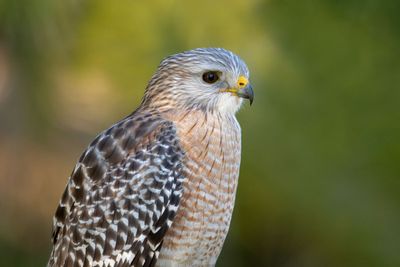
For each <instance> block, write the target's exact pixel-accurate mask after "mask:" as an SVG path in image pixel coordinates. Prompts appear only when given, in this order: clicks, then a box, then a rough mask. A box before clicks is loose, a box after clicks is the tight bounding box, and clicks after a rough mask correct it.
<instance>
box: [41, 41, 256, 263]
mask: <svg viewBox="0 0 400 267" xmlns="http://www.w3.org/2000/svg"><path fill="white" fill-rule="evenodd" d="M244 98H245V99H249V100H250V104H251V102H252V101H253V90H252V87H251V86H250V83H249V71H248V68H247V66H246V64H245V63H244V62H243V61H242V60H241V59H240V58H239V57H238V56H237V55H235V54H233V53H232V52H230V51H227V50H225V49H222V48H198V49H194V50H191V51H186V52H183V53H179V54H175V55H172V56H169V57H167V58H165V59H164V60H163V61H162V62H161V63H160V65H159V67H158V69H157V71H156V73H155V74H154V75H153V77H152V78H151V80H150V81H149V83H148V86H147V88H146V91H145V94H144V97H143V99H142V102H141V104H140V106H139V107H138V108H137V109H136V110H135V111H134V112H133V113H132V114H131V115H129V116H127V117H126V118H124V119H122V120H121V121H119V122H118V123H116V124H115V125H113V126H111V127H110V128H109V129H107V130H105V131H104V132H102V133H100V134H99V135H98V136H97V137H96V138H95V139H94V141H93V142H92V143H91V144H90V145H89V146H88V148H87V149H86V150H85V152H84V153H83V154H82V156H81V157H80V159H79V161H78V163H77V164H76V166H75V168H74V170H73V171H72V174H71V176H70V178H69V181H68V184H67V186H66V189H65V191H64V193H63V195H62V197H61V200H60V203H59V205H58V208H57V210H56V213H55V216H54V219H53V235H52V243H53V248H52V251H51V255H50V259H49V262H48V266H49V267H56V266H57V267H58V266H100V267H101V266H102V267H106V266H107V267H114V266H115V267H116V266H214V265H215V262H216V260H217V258H218V256H219V254H220V252H221V249H222V245H223V243H224V240H225V237H226V235H227V233H228V229H229V224H230V220H231V216H232V211H233V206H234V202H235V194H236V188H237V182H238V176H239V165H240V157H241V129H240V126H239V123H238V122H237V120H236V117H235V113H236V111H238V109H239V108H240V106H241V105H242V102H243V99H244Z"/></svg>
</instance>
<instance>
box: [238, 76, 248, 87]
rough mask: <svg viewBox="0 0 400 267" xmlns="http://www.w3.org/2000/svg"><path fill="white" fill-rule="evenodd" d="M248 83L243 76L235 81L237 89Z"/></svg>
mask: <svg viewBox="0 0 400 267" xmlns="http://www.w3.org/2000/svg"><path fill="white" fill-rule="evenodd" d="M248 83H249V80H247V78H246V77H244V76H240V77H239V79H238V81H237V85H238V86H239V88H242V87H245V86H246V85H247V84H248Z"/></svg>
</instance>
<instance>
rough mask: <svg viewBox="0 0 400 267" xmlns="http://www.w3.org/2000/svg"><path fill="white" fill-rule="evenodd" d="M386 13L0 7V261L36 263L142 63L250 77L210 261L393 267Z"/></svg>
mask: <svg viewBox="0 0 400 267" xmlns="http://www.w3.org/2000/svg"><path fill="white" fill-rule="evenodd" d="M399 10H400V2H399V1H396V0H385V1H372V0H367V1H361V0H358V1H356V0H350V1H333V0H326V1H322V0H306V1H283V0H269V1H238V0H237V1H210V0H205V1H197V2H196V1H161V0H160V1H147V2H146V1H127V0H124V1H114V2H113V1H105V0H101V1H93V0H92V1H72V0H70V1H50V0H36V1H28V0H2V1H0V265H1V266H43V265H44V264H45V262H46V260H47V257H48V254H49V249H50V231H51V216H52V214H53V212H54V209H55V207H56V204H57V201H58V200H59V197H60V195H61V192H62V190H63V187H64V185H65V183H66V179H67V177H68V175H69V172H70V171H71V170H72V168H73V166H74V163H75V161H76V159H77V158H78V157H79V153H81V152H82V151H83V149H84V148H85V146H86V145H87V144H88V143H89V142H90V140H91V139H92V138H94V136H95V135H96V133H98V132H99V131H100V130H102V129H104V128H106V127H108V126H109V125H111V124H112V123H113V122H115V121H116V120H118V119H119V118H121V117H123V116H125V115H126V114H128V113H130V112H131V111H132V110H133V109H134V107H136V106H137V105H138V103H139V101H140V97H141V95H142V94H143V90H144V88H145V86H146V83H147V80H148V79H149V78H150V76H151V75H152V73H153V72H154V70H155V68H156V66H157V64H158V62H159V61H160V60H161V59H162V58H163V57H164V56H167V55H169V54H171V53H176V52H180V51H182V50H187V49H191V48H194V47H204V46H219V47H224V48H227V49H231V50H233V51H234V52H236V53H238V54H239V55H241V57H242V58H243V59H244V60H245V61H246V62H247V63H248V65H249V67H250V70H251V78H252V83H253V87H254V88H255V92H256V99H255V103H254V105H253V106H252V107H251V108H249V107H248V106H245V107H244V108H243V109H242V111H240V113H239V115H238V116H239V120H240V122H241V125H242V129H243V156H242V169H241V177H240V183H239V190H238V196H237V200H236V208H235V213H234V216H233V221H232V227H231V231H230V234H229V236H228V238H227V241H226V244H225V247H224V250H223V253H222V255H221V257H220V260H219V261H218V264H217V265H218V266H272V267H281V266H282V267H283V266H285V267H288V266H295V267H298V266H305V267H314V266H315V267H317V266H328V267H329V266H332V267H334V266H349V267H350V266H377V267H378V266H389V267H391V266H400V254H399V248H400V227H399V225H400V212H399V210H400V206H399V203H400V163H399V162H400V142H399V137H400V123H399V122H400V108H399V105H400V61H399V59H400V52H399V51H400V49H399V47H400V16H399Z"/></svg>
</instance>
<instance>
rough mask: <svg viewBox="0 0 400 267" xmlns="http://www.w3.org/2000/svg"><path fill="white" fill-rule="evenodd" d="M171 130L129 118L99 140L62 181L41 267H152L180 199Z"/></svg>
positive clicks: (142, 117) (147, 118) (144, 117)
mask: <svg viewBox="0 0 400 267" xmlns="http://www.w3.org/2000/svg"><path fill="white" fill-rule="evenodd" d="M182 157H183V151H182V150H181V148H180V147H179V143H178V139H177V135H176V131H175V126H174V125H173V124H172V122H168V121H165V120H163V119H161V118H160V117H158V116H156V115H152V114H140V113H136V114H133V115H131V116H129V117H127V118H126V119H124V120H122V121H121V122H119V123H118V124H116V125H114V126H113V127H111V128H110V129H108V130H107V131H105V132H103V133H102V134H100V135H99V136H98V137H97V138H96V139H95V140H94V141H93V142H92V144H91V145H90V146H89V147H88V149H87V150H86V151H85V152H84V153H83V155H82V156H81V158H80V160H79V162H78V163H77V165H76V167H75V169H74V171H73V172H72V175H71V177H70V179H69V182H68V185H67V188H66V190H65V192H64V194H63V196H62V199H61V201H60V204H59V206H58V208H57V211H56V214H55V217H54V225H53V243H54V246H53V250H52V252H51V256H50V260H49V263H48V266H103V267H104V266H152V265H154V264H155V262H156V261H157V257H158V254H159V251H160V249H161V245H162V241H163V237H164V235H165V233H166V231H167V230H168V228H169V227H170V226H171V223H172V220H173V218H174V216H175V214H176V211H177V208H178V205H179V200H180V197H181V195H182V181H183V179H184V177H183V175H182Z"/></svg>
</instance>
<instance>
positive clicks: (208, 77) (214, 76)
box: [203, 71, 219, 83]
mask: <svg viewBox="0 0 400 267" xmlns="http://www.w3.org/2000/svg"><path fill="white" fill-rule="evenodd" d="M218 79H219V75H218V72H216V71H207V72H205V73H204V74H203V81H205V82H206V83H215V82H216V81H218Z"/></svg>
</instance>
